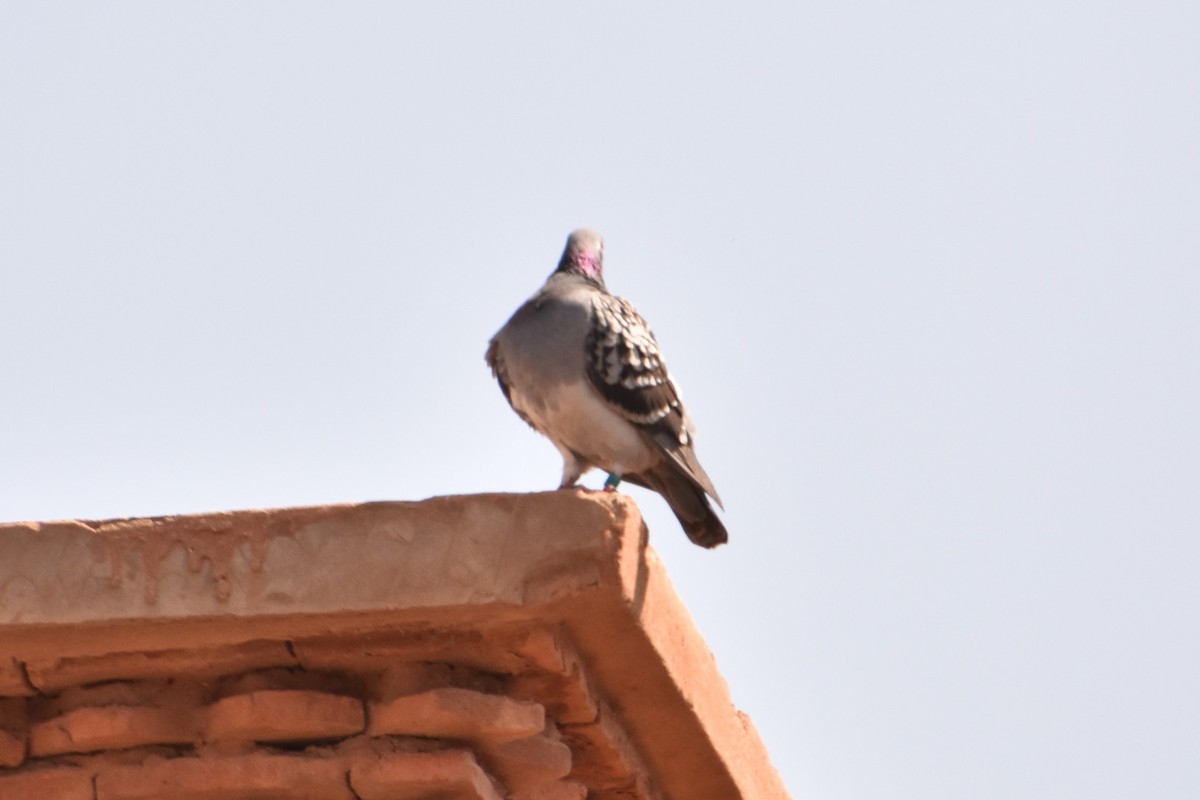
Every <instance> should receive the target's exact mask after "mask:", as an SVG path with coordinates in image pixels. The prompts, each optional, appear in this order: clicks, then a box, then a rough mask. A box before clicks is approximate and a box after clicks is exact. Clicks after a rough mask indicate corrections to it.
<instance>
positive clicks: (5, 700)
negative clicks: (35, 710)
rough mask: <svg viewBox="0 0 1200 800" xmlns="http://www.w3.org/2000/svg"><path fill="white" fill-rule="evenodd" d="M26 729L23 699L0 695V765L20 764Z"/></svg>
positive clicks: (26, 713) (25, 712) (23, 755)
mask: <svg viewBox="0 0 1200 800" xmlns="http://www.w3.org/2000/svg"><path fill="white" fill-rule="evenodd" d="M28 731H29V719H28V711H27V707H26V703H25V699H24V698H21V697H0V767H16V766H20V764H21V762H22V761H24V760H25V742H26V740H27V739H28Z"/></svg>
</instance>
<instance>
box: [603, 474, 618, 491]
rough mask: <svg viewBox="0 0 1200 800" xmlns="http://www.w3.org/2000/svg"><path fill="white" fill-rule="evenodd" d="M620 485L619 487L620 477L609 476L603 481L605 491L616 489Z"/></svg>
mask: <svg viewBox="0 0 1200 800" xmlns="http://www.w3.org/2000/svg"><path fill="white" fill-rule="evenodd" d="M620 485H621V476H620V475H609V476H608V478H607V479H605V481H604V488H605V489H609V490H613V489H616V488H617V487H618V486H620Z"/></svg>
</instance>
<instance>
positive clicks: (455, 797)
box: [350, 750, 503, 800]
mask: <svg viewBox="0 0 1200 800" xmlns="http://www.w3.org/2000/svg"><path fill="white" fill-rule="evenodd" d="M350 785H351V786H353V787H354V792H355V794H357V795H358V796H359V797H360V798H361V800H425V799H426V798H430V797H437V798H439V800H443V799H444V800H502V798H503V794H502V793H501V792H499V791H498V790H497V788H496V786H495V784H494V783H493V781H492V779H491V778H490V777H488V774H487V773H486V772H484V771H483V769H482V768H481V767H480V766H479V764H478V762H476V761H475V757H474V756H473V755H471V753H469V752H467V751H464V750H442V751H439V752H436V753H399V754H395V755H385V756H381V757H380V758H377V759H371V760H368V761H364V762H362V763H355V764H353V765H352V766H351V767H350Z"/></svg>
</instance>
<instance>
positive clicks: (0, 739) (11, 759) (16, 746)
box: [0, 730, 25, 767]
mask: <svg viewBox="0 0 1200 800" xmlns="http://www.w3.org/2000/svg"><path fill="white" fill-rule="evenodd" d="M24 760H25V737H24V736H17V735H16V734H13V733H9V732H8V731H3V730H0V767H18V766H20V765H21V762H22V761H24Z"/></svg>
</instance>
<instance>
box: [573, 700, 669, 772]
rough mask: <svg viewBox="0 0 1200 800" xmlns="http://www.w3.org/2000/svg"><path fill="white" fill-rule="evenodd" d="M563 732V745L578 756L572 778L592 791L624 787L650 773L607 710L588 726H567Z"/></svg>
mask: <svg viewBox="0 0 1200 800" xmlns="http://www.w3.org/2000/svg"><path fill="white" fill-rule="evenodd" d="M561 732H562V737H563V741H564V742H566V743H567V744H568V745H570V747H571V750H572V751H573V752H574V753H576V754H578V757H577V759H576V765H575V768H574V770H573V771H572V773H571V777H572V778H574V779H575V780H578V781H582V782H584V783H586V784H587V785H588V786H590V787H592V788H612V787H619V786H624V785H627V784H628V783H629V782H630V780H631V779H632V777H633V776H635V775H639V774H645V773H646V772H647V771H648V770H647V769H646V767H645V766H644V765H643V764H642V762H641V759H640V758H639V757H638V754H637V749H636V748H635V747H634V746H633V743H632V742H630V741H629V737H628V735H627V734H626V733H625V731H624V730H623V729H622V728H621V726H620V725H619V724H618V723H617V722H616V720H615V718H614V715H613V713H612V712H611V711H610V710H608V709H604V710H603V711H602V713H601V714H600V716H599V717H598V719H597V720H596V721H595V722H593V723H591V724H589V725H568V726H564V727H563V728H562V729H561Z"/></svg>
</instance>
